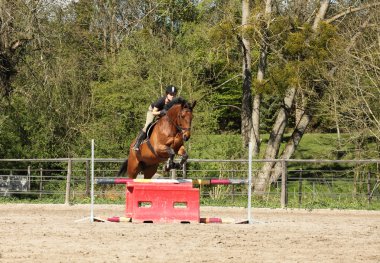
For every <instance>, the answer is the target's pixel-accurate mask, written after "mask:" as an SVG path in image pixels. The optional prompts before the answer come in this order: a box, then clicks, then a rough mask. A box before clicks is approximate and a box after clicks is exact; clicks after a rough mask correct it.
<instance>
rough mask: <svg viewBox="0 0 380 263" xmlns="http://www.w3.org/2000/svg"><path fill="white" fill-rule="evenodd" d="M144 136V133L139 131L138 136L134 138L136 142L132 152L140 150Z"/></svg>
mask: <svg viewBox="0 0 380 263" xmlns="http://www.w3.org/2000/svg"><path fill="white" fill-rule="evenodd" d="M145 136H146V133H145V132H143V131H142V130H141V131H140V133H139V135H138V136H137V138H136V142H135V145H134V146H133V150H135V151H139V150H140V144H141V143H142V141H143V140H144V139H145Z"/></svg>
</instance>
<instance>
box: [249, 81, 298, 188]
mask: <svg viewBox="0 0 380 263" xmlns="http://www.w3.org/2000/svg"><path fill="white" fill-rule="evenodd" d="M295 93H296V89H295V88H291V89H289V90H288V92H287V94H286V96H285V98H284V103H283V105H282V107H281V109H280V111H279V113H278V115H277V118H276V121H275V123H274V125H273V129H272V132H271V134H270V136H269V141H268V146H267V148H266V151H265V159H275V158H276V156H277V154H278V151H279V149H280V145H281V140H282V137H283V134H284V132H285V128H286V126H287V121H288V116H289V112H290V108H291V107H292V104H293V101H294V95H295ZM274 165H275V162H266V163H265V164H264V165H263V167H262V168H261V171H260V173H259V175H258V177H257V179H256V180H255V183H254V188H255V193H263V192H264V190H265V188H266V186H267V185H268V178H269V176H270V174H271V170H272V168H273V166H274Z"/></svg>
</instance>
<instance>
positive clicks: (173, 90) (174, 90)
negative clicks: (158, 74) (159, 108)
mask: <svg viewBox="0 0 380 263" xmlns="http://www.w3.org/2000/svg"><path fill="white" fill-rule="evenodd" d="M177 91H178V90H177V88H176V87H175V86H173V85H169V86H167V87H166V94H169V93H172V94H177Z"/></svg>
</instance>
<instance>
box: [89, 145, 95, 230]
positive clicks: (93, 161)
mask: <svg viewBox="0 0 380 263" xmlns="http://www.w3.org/2000/svg"><path fill="white" fill-rule="evenodd" d="M94 145H95V141H94V139H92V140H91V215H90V222H91V223H92V222H94V163H95V158H94V156H95V153H94V148H95V146H94Z"/></svg>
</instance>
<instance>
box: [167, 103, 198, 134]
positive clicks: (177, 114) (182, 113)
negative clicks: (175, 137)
mask: <svg viewBox="0 0 380 263" xmlns="http://www.w3.org/2000/svg"><path fill="white" fill-rule="evenodd" d="M170 103H171V105H168V107H169V108H170V109H169V111H168V115H170V117H169V120H170V121H171V122H172V124H173V125H174V126H175V127H176V129H177V132H178V133H181V135H182V138H183V140H184V141H187V140H189V139H190V135H191V121H192V119H193V108H194V107H195V104H196V101H194V102H193V103H189V102H187V101H185V100H184V99H182V98H176V99H175V100H173V101H172V102H170Z"/></svg>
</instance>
